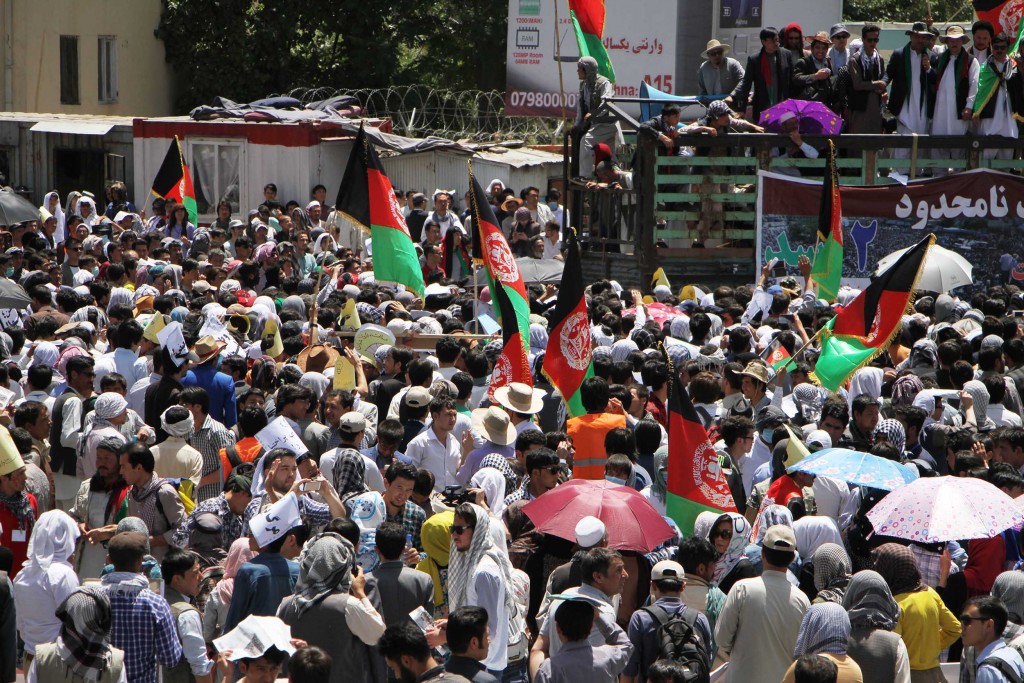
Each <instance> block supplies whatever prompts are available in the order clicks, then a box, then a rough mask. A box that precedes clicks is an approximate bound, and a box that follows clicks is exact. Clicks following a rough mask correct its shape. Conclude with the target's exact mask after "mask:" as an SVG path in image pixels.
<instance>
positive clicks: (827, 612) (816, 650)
mask: <svg viewBox="0 0 1024 683" xmlns="http://www.w3.org/2000/svg"><path fill="white" fill-rule="evenodd" d="M849 639H850V617H849V615H848V614H847V613H846V610H844V609H843V608H842V607H841V606H840V605H837V604H835V603H832V602H827V603H822V604H818V605H811V607H810V609H808V610H807V612H805V613H804V619H803V621H802V622H801V623H800V635H798V636H797V639H796V648H794V650H793V659H794V660H796V659H799V658H800V657H803V656H804V655H819V656H821V657H824V658H825V659H828V660H831V661H832V663H834V664H835V665H836V668H837V669H838V675H837V677H836V678H835V679H834V680H835V681H836V683H863V681H864V675H863V673H862V672H861V668H860V665H858V664H857V662H855V661H854V660H853V658H852V657H850V655H849V654H847V651H846V649H847V646H848V643H849ZM795 670H796V662H795V661H794V662H793V663H792V664H790V666H789V670H788V671H786V675H785V676H784V677H783V678H782V683H794V681H796V674H795Z"/></svg>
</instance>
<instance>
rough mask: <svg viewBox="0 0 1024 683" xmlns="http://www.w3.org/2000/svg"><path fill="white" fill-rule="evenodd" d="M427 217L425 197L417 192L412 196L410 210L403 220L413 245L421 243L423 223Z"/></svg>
mask: <svg viewBox="0 0 1024 683" xmlns="http://www.w3.org/2000/svg"><path fill="white" fill-rule="evenodd" d="M427 215H428V214H427V196H426V195H425V194H423V193H422V192H417V193H416V194H414V195H413V196H412V210H411V211H409V215H408V217H406V219H405V224H406V225H408V226H409V234H410V235H412V241H413V243H414V244H415V243H417V242H422V241H423V223H424V222H425V221H426V220H427Z"/></svg>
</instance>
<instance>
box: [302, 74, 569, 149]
mask: <svg viewBox="0 0 1024 683" xmlns="http://www.w3.org/2000/svg"><path fill="white" fill-rule="evenodd" d="M286 94H287V96H289V97H294V98H295V99H297V100H299V101H300V102H302V103H303V104H309V103H311V102H319V101H321V100H326V99H331V98H334V97H340V96H345V95H347V96H350V97H354V98H355V99H356V100H358V101H359V104H360V105H361V106H362V107H363V109H364V115H365V116H372V117H381V118H383V117H389V118H390V119H391V120H392V122H393V123H394V130H395V133H396V134H398V135H405V136H407V137H426V136H428V135H437V136H440V137H443V138H448V139H450V140H469V141H473V142H507V141H512V140H521V141H523V142H526V143H528V144H541V145H552V144H561V141H562V140H561V135H562V133H563V132H564V130H565V126H566V125H570V124H569V123H568V122H564V121H562V120H560V119H557V118H539V117H532V116H505V94H504V93H502V92H501V91H498V90H461V91H456V90H439V89H436V88H430V87H427V86H422V85H395V86H391V87H387V88H361V89H357V90H349V89H343V88H328V87H320V88H295V89H293V90H291V91H290V92H288V93H286ZM573 114H575V112H574V111H572V110H567V112H566V115H567V116H572V115H573Z"/></svg>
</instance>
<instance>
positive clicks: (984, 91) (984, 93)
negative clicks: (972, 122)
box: [972, 13, 1024, 119]
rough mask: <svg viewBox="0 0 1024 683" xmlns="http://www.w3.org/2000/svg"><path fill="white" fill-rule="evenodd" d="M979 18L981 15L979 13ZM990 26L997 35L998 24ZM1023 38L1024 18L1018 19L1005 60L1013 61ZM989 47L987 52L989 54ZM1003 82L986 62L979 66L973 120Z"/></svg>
mask: <svg viewBox="0 0 1024 683" xmlns="http://www.w3.org/2000/svg"><path fill="white" fill-rule="evenodd" d="M978 16H979V17H980V16H981V14H980V13H979V15H978ZM992 24H993V25H994V26H995V27H996V33H999V32H1000V31H999V22H998V21H994V22H992ZM1022 38H1024V16H1022V17H1021V19H1020V24H1019V25H1018V27H1017V42H1015V43H1014V44H1013V46H1012V47H1011V48H1010V49H1009V50H1008V51H1007V53H1006V54H1007V58H1008V59H1009V60H1012V59H1013V56H1014V55H1016V54H1017V53H1018V52H1020V44H1021V39H1022ZM991 49H992V48H991V47H989V51H990V52H991ZM1002 82H1003V77H1002V76H1001V75H1000V74H998V73H996V71H995V69H993V68H992V67H991V66H989V65H988V62H987V61H986V62H985V63H984V64H982V65H981V71H980V72H978V94H977V95H975V97H974V111H973V112H972V113H973V116H974V118H975V119H977V118H979V117H980V116H981V110H982V109H984V108H985V106H986V105H988V103H989V101H990V100H991V99H992V98H993V97H995V94H996V91H998V90H999V86H1000V85H1001V84H1002Z"/></svg>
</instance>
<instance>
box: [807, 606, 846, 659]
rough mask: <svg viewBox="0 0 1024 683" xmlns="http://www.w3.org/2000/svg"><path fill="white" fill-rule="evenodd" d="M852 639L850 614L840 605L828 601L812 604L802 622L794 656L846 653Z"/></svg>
mask: <svg viewBox="0 0 1024 683" xmlns="http://www.w3.org/2000/svg"><path fill="white" fill-rule="evenodd" d="M849 639H850V616H849V615H848V614H847V613H846V610H845V609H843V608H842V607H841V606H840V605H837V604H835V603H834V602H826V603H822V604H819V605H811V607H810V609H808V610H807V612H806V613H805V614H804V620H803V622H801V624H800V635H799V636H797V639H796V647H795V648H794V649H793V658H794V659H796V658H798V657H802V656H804V655H819V654H824V653H828V654H833V655H845V654H846V645H847V642H848V641H849Z"/></svg>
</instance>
